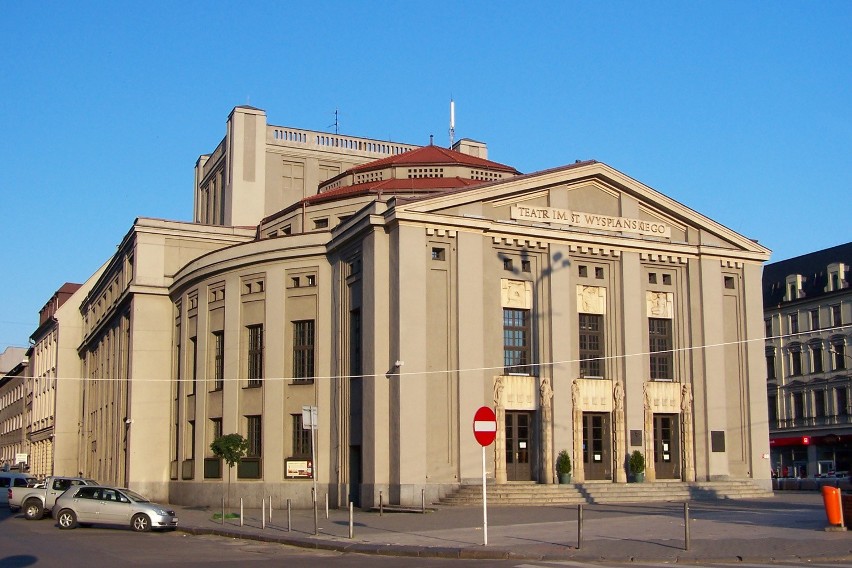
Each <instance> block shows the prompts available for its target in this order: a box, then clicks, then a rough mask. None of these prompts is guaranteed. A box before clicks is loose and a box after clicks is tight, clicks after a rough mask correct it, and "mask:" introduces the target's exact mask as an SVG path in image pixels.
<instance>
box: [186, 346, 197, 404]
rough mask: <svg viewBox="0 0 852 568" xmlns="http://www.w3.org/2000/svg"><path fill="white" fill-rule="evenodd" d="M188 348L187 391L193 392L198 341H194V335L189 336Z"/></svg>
mask: <svg viewBox="0 0 852 568" xmlns="http://www.w3.org/2000/svg"><path fill="white" fill-rule="evenodd" d="M189 350H190V357H191V358H190V360H189V365H190V369H189V393H188V394H191V395H192V394H195V385H196V381H197V380H198V341H196V338H195V337H190V338H189Z"/></svg>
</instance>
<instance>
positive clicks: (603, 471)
mask: <svg viewBox="0 0 852 568" xmlns="http://www.w3.org/2000/svg"><path fill="white" fill-rule="evenodd" d="M611 431H612V426H611V423H610V415H609V414H608V413H599V412H584V413H583V469H584V470H585V474H586V479H612V435H611V434H610V432H611Z"/></svg>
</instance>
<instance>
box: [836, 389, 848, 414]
mask: <svg viewBox="0 0 852 568" xmlns="http://www.w3.org/2000/svg"><path fill="white" fill-rule="evenodd" d="M834 400H835V401H836V403H837V406H836V407H835V414H837V416H846V414H847V413H848V411H847V410H846V405H847V403H848V398H847V396H846V387H835V389H834Z"/></svg>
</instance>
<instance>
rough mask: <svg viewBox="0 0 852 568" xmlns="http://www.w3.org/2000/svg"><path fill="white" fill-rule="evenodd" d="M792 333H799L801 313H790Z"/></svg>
mask: <svg viewBox="0 0 852 568" xmlns="http://www.w3.org/2000/svg"><path fill="white" fill-rule="evenodd" d="M790 333H799V314H790Z"/></svg>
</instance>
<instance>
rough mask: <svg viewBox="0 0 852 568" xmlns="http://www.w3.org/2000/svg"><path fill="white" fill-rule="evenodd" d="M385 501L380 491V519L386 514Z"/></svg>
mask: <svg viewBox="0 0 852 568" xmlns="http://www.w3.org/2000/svg"><path fill="white" fill-rule="evenodd" d="M383 499H384V496H383V495H382V492H381V491H379V516H380V517H381V516H383V515H384V514H385V503H384V500H383Z"/></svg>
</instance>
